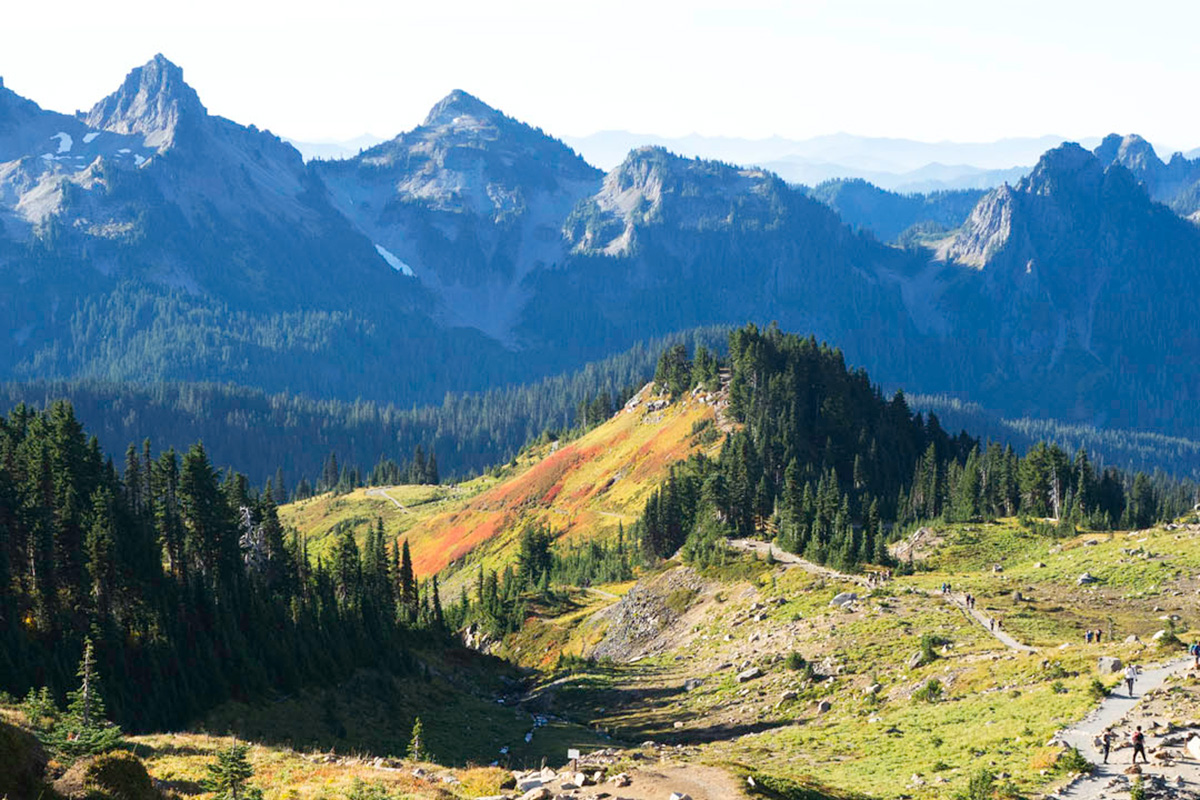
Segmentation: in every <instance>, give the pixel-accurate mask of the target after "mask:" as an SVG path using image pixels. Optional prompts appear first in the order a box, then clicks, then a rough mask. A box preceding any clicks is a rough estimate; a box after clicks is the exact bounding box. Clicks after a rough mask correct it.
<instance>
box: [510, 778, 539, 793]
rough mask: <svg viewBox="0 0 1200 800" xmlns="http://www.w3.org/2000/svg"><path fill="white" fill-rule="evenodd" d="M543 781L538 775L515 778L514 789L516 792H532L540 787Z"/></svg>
mask: <svg viewBox="0 0 1200 800" xmlns="http://www.w3.org/2000/svg"><path fill="white" fill-rule="evenodd" d="M542 783H543V781H542V779H541V777H540V776H538V775H526V776H524V777H521V778H517V785H516V786H515V787H514V788H515V789H516V790H517V791H518V792H532V791H533V790H534V789H538V788H540V787H541V785H542Z"/></svg>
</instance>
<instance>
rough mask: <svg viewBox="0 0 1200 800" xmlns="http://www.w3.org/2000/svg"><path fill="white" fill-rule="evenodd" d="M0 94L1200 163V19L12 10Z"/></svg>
mask: <svg viewBox="0 0 1200 800" xmlns="http://www.w3.org/2000/svg"><path fill="white" fill-rule="evenodd" d="M6 6H7V7H6V8H5V10H4V27H5V28H6V30H7V31H8V34H7V35H6V36H5V37H4V45H3V47H2V48H0V76H3V77H4V79H5V83H6V85H7V86H8V87H9V88H11V89H13V90H14V91H17V92H19V93H21V94H23V95H25V96H27V97H30V98H32V99H34V100H36V101H38V102H39V103H41V104H42V105H43V106H45V107H48V108H53V109H56V110H60V111H72V110H74V109H76V108H83V107H87V106H90V105H91V104H92V103H93V102H95V101H96V100H97V99H99V98H100V97H102V96H103V95H105V94H106V93H108V92H110V91H112V90H113V89H114V88H116V86H117V85H118V84H119V82H120V80H121V79H122V77H123V76H124V75H125V73H126V72H127V71H128V70H129V69H130V68H131V67H133V66H136V65H138V64H140V63H142V62H144V61H146V60H148V59H149V58H150V57H151V56H153V55H154V53H156V52H159V51H161V52H163V53H164V54H165V55H166V56H167V57H168V58H170V59H171V60H173V61H175V62H176V63H177V64H179V65H180V66H182V67H183V68H184V71H185V75H186V78H187V80H188V81H189V83H191V84H192V85H193V86H195V87H196V89H197V91H198V92H199V93H200V96H201V99H202V100H203V101H204V102H205V104H206V105H207V106H208V108H209V109H210V111H212V112H214V113H218V114H222V115H224V116H227V117H230V118H232V119H235V120H237V121H238V122H242V123H246V124H249V123H255V124H257V125H259V126H260V127H265V128H270V129H271V130H273V131H275V132H276V133H280V134H284V135H287V136H291V137H295V138H300V139H307V140H317V139H344V138H350V137H352V136H355V135H358V134H360V133H364V132H371V133H374V134H377V135H381V136H390V135H393V134H395V133H397V132H399V131H401V130H404V129H407V128H410V127H412V126H413V125H415V124H416V123H418V122H419V121H420V120H421V118H422V117H423V116H424V114H425V112H426V111H427V110H428V108H429V107H430V106H431V105H432V104H433V103H434V102H436V101H437V100H438V99H439V98H440V97H441V96H443V95H444V94H446V93H447V92H448V91H449V90H451V89H453V88H462V89H466V90H467V91H469V92H472V93H473V94H476V95H478V96H479V97H481V98H482V99H483V100H485V101H487V102H489V103H491V104H492V105H494V106H497V107H499V108H501V109H503V110H504V111H506V112H508V113H509V114H511V115H513V116H516V117H518V118H520V119H523V120H525V121H527V122H530V123H533V124H536V125H539V126H541V127H542V128H544V129H545V130H547V131H549V132H551V133H554V134H557V135H569V134H570V135H579V134H586V133H590V132H593V131H596V130H603V129H625V130H633V131H638V132H652V133H658V134H662V135H667V136H675V135H682V134H686V133H692V132H698V133H702V134H708V135H728V136H743V137H765V136H770V135H779V136H784V137H788V138H806V137H810V136H814V135H818V134H822V133H832V132H836V131H847V132H851V133H857V134H863V135H882V136H897V137H907V138H914V139H921V140H926V141H937V140H943V139H951V140H958V141H988V140H993V139H997V138H1002V137H1006V136H1025V135H1039V134H1045V133H1057V134H1061V135H1064V136H1067V137H1083V136H1092V135H1102V134H1104V133H1106V132H1109V131H1119V132H1122V133H1125V132H1138V133H1142V134H1143V135H1145V136H1146V137H1147V138H1149V139H1151V140H1152V141H1155V142H1159V143H1163V144H1166V145H1169V146H1174V147H1180V148H1184V149H1190V148H1193V147H1196V146H1197V145H1200V130H1198V129H1197V128H1198V121H1200V114H1198V113H1197V111H1196V104H1195V95H1196V89H1197V87H1198V86H1200V54H1198V53H1200V46H1198V45H1197V36H1198V34H1197V31H1200V3H1197V2H1141V3H1129V2H1095V1H1094V0H1093V2H1074V1H1070V2H1062V1H1059V2H1056V1H1055V0H1038V1H1037V2H1030V1H1029V0H1006V1H1005V2H974V1H973V0H958V2H950V1H943V0H924V1H921V0H917V1H915V2H913V1H910V2H900V1H898V0H891V1H890V2H889V1H887V0H878V1H876V0H841V1H840V2H816V1H815V2H790V3H789V2H769V1H768V0H746V1H745V2H711V1H710V0H692V1H691V2H686V3H685V2H680V3H667V2H656V1H655V0H606V2H593V0H512V2H507V3H505V2H497V0H487V1H484V0H464V1H461V2H457V1H455V0H445V1H443V2H433V1H431V0H427V1H426V2H420V3H414V2H406V1H405V0H400V1H398V2H366V1H365V0H341V1H340V2H338V3H321V4H316V3H305V2H296V1H294V0H293V1H291V2H256V1H255V0H208V1H207V2H205V3H188V4H183V3H178V2H176V3H158V4H151V3H133V2H127V0H88V2H81V1H80V0H61V1H60V2H58V3H56V4H55V5H54V6H52V7H49V6H46V5H44V4H35V3H29V2H25V3H20V4H17V3H9V4H6Z"/></svg>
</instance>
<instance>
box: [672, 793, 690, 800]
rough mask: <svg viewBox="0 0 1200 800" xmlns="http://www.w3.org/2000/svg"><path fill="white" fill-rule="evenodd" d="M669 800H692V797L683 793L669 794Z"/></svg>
mask: <svg viewBox="0 0 1200 800" xmlns="http://www.w3.org/2000/svg"><path fill="white" fill-rule="evenodd" d="M671 800H692V796H691V795H688V794H684V793H683V792H671Z"/></svg>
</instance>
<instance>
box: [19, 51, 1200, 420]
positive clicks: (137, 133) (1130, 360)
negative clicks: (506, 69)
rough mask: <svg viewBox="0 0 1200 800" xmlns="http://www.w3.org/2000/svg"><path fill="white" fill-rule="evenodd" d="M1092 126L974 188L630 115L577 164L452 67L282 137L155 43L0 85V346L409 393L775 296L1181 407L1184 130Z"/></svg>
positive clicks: (898, 381) (236, 377) (553, 359)
mask: <svg viewBox="0 0 1200 800" xmlns="http://www.w3.org/2000/svg"><path fill="white" fill-rule="evenodd" d="M89 125H95V126H102V127H89ZM60 134H61V135H60ZM1106 142H1107V144H1106V145H1105V147H1103V148H1101V151H1100V152H1101V154H1103V155H1105V156H1106V157H1109V156H1110V155H1111V159H1112V161H1111V163H1105V161H1103V160H1102V159H1100V158H1097V156H1096V155H1094V154H1092V153H1089V152H1088V151H1087V150H1085V149H1084V148H1082V147H1080V146H1078V145H1063V146H1061V147H1058V148H1055V149H1052V150H1050V151H1049V152H1048V153H1046V154H1045V155H1044V156H1043V157H1042V158H1041V159H1040V161H1039V162H1038V164H1037V166H1036V167H1035V168H1034V169H1033V171H1032V172H1031V173H1030V175H1029V176H1027V177H1025V178H1023V179H1021V180H1020V181H1019V182H1017V183H1015V184H1006V185H1002V186H1001V187H999V188H997V189H994V190H992V191H990V192H988V193H987V194H985V195H983V196H982V197H981V198H980V199H979V201H978V203H976V204H975V205H974V206H973V207H971V204H972V200H973V199H974V198H973V196H972V195H970V194H961V193H958V194H953V195H945V196H933V197H926V198H915V197H905V196H902V195H899V194H895V193H893V194H888V193H886V192H879V191H877V190H875V189H874V188H873V187H869V186H866V185H865V184H859V183H854V182H844V183H842V184H839V186H838V187H837V188H836V190H833V189H830V187H826V188H827V189H828V190H829V191H824V194H822V192H821V191H816V190H803V189H801V188H799V187H796V186H793V185H790V184H789V183H788V182H787V181H786V180H784V179H783V178H782V177H780V176H779V175H777V174H775V173H773V172H771V171H769V170H766V169H763V168H761V167H740V166H734V165H732V164H729V163H724V162H721V161H710V160H702V159H692V158H685V157H682V156H679V155H677V154H674V153H671V152H670V151H668V150H666V149H663V148H655V147H648V148H640V149H636V150H633V151H632V152H630V153H628V154H627V155H626V157H625V158H624V160H623V161H622V162H621V163H620V164H619V165H618V166H617V167H616V168H614V169H612V170H610V171H609V172H608V173H603V172H601V171H600V170H598V169H596V168H594V167H592V166H591V165H589V164H588V163H587V161H586V160H584V158H583V157H582V156H580V155H579V154H578V153H577V152H575V151H574V150H573V149H572V148H571V147H570V146H568V145H567V144H565V143H564V142H563V141H560V140H558V139H555V138H553V137H551V136H548V135H547V134H545V133H544V132H542V131H541V130H540V129H538V128H536V127H533V126H531V125H528V124H526V123H523V122H520V121H517V120H515V119H512V118H510V117H508V116H506V115H505V114H503V113H502V112H500V111H498V110H496V109H494V108H491V107H490V106H488V105H487V104H486V103H484V102H483V101H481V100H479V99H478V98H475V97H473V96H471V95H470V94H468V93H466V92H463V91H455V92H452V93H451V94H449V95H448V96H447V97H446V98H445V99H444V100H442V101H441V102H440V103H438V104H437V105H436V106H435V107H434V108H433V109H432V110H431V111H430V113H429V115H428V116H427V118H426V119H425V121H424V122H423V123H422V124H421V125H419V126H417V127H416V128H415V129H413V130H412V131H409V132H406V133H402V134H400V135H398V136H396V137H395V138H393V139H391V140H389V141H387V142H383V143H380V144H378V145H376V146H374V147H371V148H369V149H367V150H364V151H363V152H362V153H360V154H359V155H357V156H355V157H354V158H350V159H345V160H337V161H321V160H316V161H311V162H309V163H307V164H306V163H305V162H304V161H303V159H302V157H301V156H300V154H299V152H298V151H296V150H295V149H294V148H293V147H291V146H290V145H288V144H286V143H285V142H283V141H282V140H280V139H279V138H278V137H276V136H274V135H273V134H271V133H269V132H265V131H260V130H258V129H257V128H255V127H254V126H242V125H239V124H237V123H234V122H231V121H229V120H225V119H222V118H220V117H215V116H212V115H209V114H208V113H207V111H206V110H205V109H204V106H203V104H202V103H201V102H200V99H199V98H198V97H197V96H196V95H195V93H194V92H193V91H192V90H191V89H190V88H189V87H187V85H186V83H184V81H183V74H182V71H181V70H179V68H178V67H176V66H175V65H173V64H171V63H170V62H169V61H167V60H166V59H165V58H163V57H161V56H158V57H156V58H155V59H154V60H152V61H151V62H150V63H149V64H147V65H145V66H143V67H140V68H138V69H136V70H134V71H133V72H131V74H130V76H129V77H128V78H127V79H126V81H125V82H124V83H123V84H122V86H121V87H120V88H119V89H118V91H117V92H115V93H114V94H113V95H112V96H110V97H108V98H106V99H104V100H102V101H100V103H98V104H97V105H96V106H95V107H94V108H93V109H92V111H90V112H89V113H88V114H85V115H83V117H82V118H73V117H65V116H64V115H59V114H54V113H53V112H47V111H43V110H41V109H40V108H38V107H37V106H36V104H33V103H30V102H28V101H24V100H22V99H21V98H18V97H17V96H16V95H13V94H12V93H10V92H6V91H5V92H3V93H2V94H0V148H4V149H2V150H0V154H2V157H3V158H4V159H5V160H4V161H2V162H0V220H2V221H3V228H2V231H0V330H3V331H5V332H6V334H7V336H8V337H9V339H8V341H10V342H11V343H12V344H11V345H10V346H9V347H8V348H6V349H5V350H4V351H3V355H0V377H4V378H10V379H11V378H16V379H70V378H95V379H102V380H110V381H125V380H142V381H158V380H172V381H195V380H202V381H219V382H229V383H237V384H244V385H249V386H254V387H258V388H261V389H264V390H266V391H271V392H275V391H288V392H293V393H301V394H310V395H317V396H328V397H338V398H343V399H347V400H352V399H354V398H356V397H363V398H367V399H373V400H384V401H392V402H396V403H398V404H401V405H409V404H412V403H425V402H433V401H436V400H438V399H439V398H440V397H442V396H443V395H444V394H445V393H446V392H447V391H465V390H472V389H483V388H488V387H493V386H497V385H505V384H511V383H514V382H519V381H526V380H531V379H536V378H539V377H541V376H544V375H547V374H552V373H555V372H561V371H563V370H568V369H572V368H576V367H579V366H581V365H583V364H585V363H587V362H590V361H594V360H596V359H599V358H603V357H604V356H606V355H609V354H611V353H614V352H619V351H622V350H625V349H627V348H628V347H630V346H631V345H632V344H633V343H634V342H636V341H639V340H644V339H646V338H648V337H654V336H661V335H665V334H669V333H672V332H674V331H679V330H683V329H687V328H692V327H695V326H699V325H731V324H732V325H738V324H742V323H744V322H745V321H747V320H753V321H756V322H759V323H763V324H765V323H769V322H771V321H772V320H774V321H778V322H779V324H780V325H781V326H783V327H785V328H787V329H790V330H800V331H810V332H812V333H814V334H815V335H817V336H819V337H821V338H823V339H827V340H829V341H832V342H835V343H837V344H838V345H839V346H840V347H842V348H843V350H844V352H845V356H846V358H847V359H848V360H849V361H850V362H851V363H854V364H857V365H861V366H863V367H865V368H867V369H869V370H870V371H871V373H872V374H873V375H876V376H878V379H879V380H881V381H883V382H886V383H888V384H890V385H905V386H909V387H912V388H914V389H916V390H919V391H922V392H926V393H937V392H941V393H949V394H953V395H955V396H957V397H960V398H964V399H968V400H972V401H975V402H978V403H980V404H981V405H984V406H985V407H989V408H993V409H996V410H997V411H999V412H1002V413H1005V414H1009V415H1017V416H1038V415H1041V416H1051V417H1054V418H1057V419H1060V420H1063V421H1067V422H1088V423H1101V424H1119V425H1121V426H1123V427H1130V428H1139V427H1143V428H1155V429H1158V430H1162V431H1164V432H1168V433H1175V434H1183V435H1195V429H1196V428H1197V424H1196V423H1194V422H1191V421H1190V420H1194V419H1200V414H1196V413H1192V412H1196V411H1200V385H1198V382H1197V381H1196V379H1195V370H1194V367H1193V366H1192V364H1193V363H1194V362H1195V361H1196V359H1194V358H1192V356H1193V355H1195V354H1196V353H1197V342H1196V341H1195V339H1194V336H1193V334H1192V333H1191V331H1192V330H1193V329H1194V326H1193V325H1192V324H1191V322H1190V310H1189V309H1187V308H1186V305H1187V302H1186V301H1187V298H1189V297H1191V296H1193V295H1194V294H1195V291H1194V289H1195V288H1196V287H1194V286H1193V282H1194V281H1193V278H1192V276H1194V275H1197V274H1200V271H1197V270H1196V269H1195V267H1196V264H1195V261H1196V253H1198V252H1200V247H1197V242H1196V237H1197V236H1198V235H1200V229H1197V227H1196V226H1195V225H1193V224H1191V223H1189V222H1187V221H1186V220H1184V219H1182V218H1181V217H1179V216H1177V215H1175V214H1173V213H1171V212H1170V211H1169V210H1168V209H1167V208H1166V207H1165V206H1162V205H1160V204H1158V203H1156V202H1154V201H1153V200H1152V199H1151V198H1152V197H1154V196H1155V192H1160V195H1159V196H1165V195H1163V194H1161V193H1162V192H1167V193H1170V192H1175V194H1173V195H1172V196H1173V197H1178V196H1180V195H1179V191H1182V190H1179V191H1176V190H1175V189H1170V187H1176V186H1186V185H1187V184H1186V180H1184V179H1177V174H1176V172H1174V171H1172V170H1182V168H1183V167H1184V166H1186V162H1185V161H1183V160H1181V159H1173V160H1172V162H1170V164H1168V165H1162V164H1161V162H1160V161H1158V160H1157V159H1156V158H1151V157H1150V155H1151V154H1152V150H1151V151H1150V152H1149V153H1148V152H1147V150H1146V148H1145V147H1142V146H1141V144H1140V143H1139V142H1137V141H1134V140H1130V141H1129V142H1127V143H1126V142H1125V141H1124V140H1122V143H1121V146H1118V147H1116V148H1113V147H1112V146H1111V144H1112V143H1111V141H1109V140H1106ZM1110 150H1112V153H1111V154H1110V153H1109V151H1110ZM1118 162H1119V163H1118ZM1125 162H1128V163H1129V164H1130V165H1132V166H1133V168H1134V169H1135V172H1131V171H1130V170H1129V169H1128V168H1127V166H1126V164H1125ZM1172 164H1173V165H1175V166H1174V167H1172V166H1171V165H1172ZM1138 171H1140V172H1138ZM1180 174H1182V173H1180ZM1139 179H1140V180H1142V181H1143V183H1144V184H1145V187H1143V185H1142V184H1139V182H1138V181H1139ZM1164 187H1166V188H1164ZM1147 189H1149V191H1150V194H1149V195H1147ZM1168 190H1169V191H1168ZM810 191H812V192H813V193H815V194H817V195H818V196H821V197H822V199H823V200H824V201H825V202H820V201H819V200H818V199H815V198H814V197H811V196H809V193H810ZM830 206H833V207H834V208H837V209H839V210H840V211H841V213H842V215H843V216H839V214H838V213H837V212H836V211H835V210H833V208H831V207H830ZM963 220H965V222H963V224H962V227H961V228H959V229H958V230H954V229H955V226H956V225H957V224H958V222H960V221H963ZM848 222H849V223H850V224H847V223H848ZM922 226H925V227H922ZM914 227H915V228H917V229H919V230H918V231H917V233H919V234H920V235H914V236H912V237H909V238H908V239H905V244H906V245H909V246H908V247H907V248H904V249H902V248H898V247H894V246H889V245H887V244H885V243H883V242H886V241H892V240H895V239H897V238H898V237H899V236H900V235H901V234H904V232H905V231H906V230H908V229H910V228H914ZM934 236H941V237H942V238H943V241H941V242H940V244H939V248H938V254H939V257H938V258H932V257H931V256H930V253H928V252H927V251H925V250H923V249H921V248H920V247H917V246H916V245H918V244H920V243H921V242H925V241H928V240H929V239H930V238H933V237H934ZM1131 302H1132V303H1135V304H1136V305H1135V306H1134V307H1133V308H1132V309H1129V308H1126V307H1125V305H1126V304H1128V303H1131Z"/></svg>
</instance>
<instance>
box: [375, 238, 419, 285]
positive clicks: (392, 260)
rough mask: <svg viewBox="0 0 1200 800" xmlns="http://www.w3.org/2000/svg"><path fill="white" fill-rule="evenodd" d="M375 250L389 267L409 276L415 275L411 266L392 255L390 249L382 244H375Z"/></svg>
mask: <svg viewBox="0 0 1200 800" xmlns="http://www.w3.org/2000/svg"><path fill="white" fill-rule="evenodd" d="M375 252H377V253H379V255H381V256H383V260H384V261H386V262H387V264H388V266H389V267H391V268H392V269H394V270H396V271H397V272H403V273H404V274H405V275H407V276H408V277H410V278H414V277H416V273H414V272H413V271H412V267H410V266H409V265H408V264H405V263H404V262H403V261H401V260H400V259H398V258H396V256H394V255H392V251H390V250H388V249H387V248H386V247H384V246H383V245H381V244H377V245H375Z"/></svg>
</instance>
